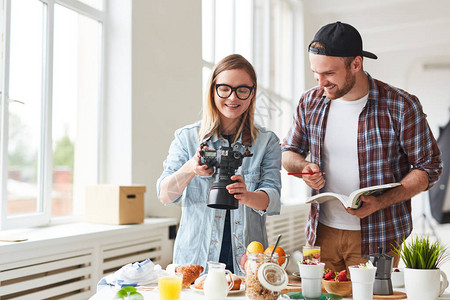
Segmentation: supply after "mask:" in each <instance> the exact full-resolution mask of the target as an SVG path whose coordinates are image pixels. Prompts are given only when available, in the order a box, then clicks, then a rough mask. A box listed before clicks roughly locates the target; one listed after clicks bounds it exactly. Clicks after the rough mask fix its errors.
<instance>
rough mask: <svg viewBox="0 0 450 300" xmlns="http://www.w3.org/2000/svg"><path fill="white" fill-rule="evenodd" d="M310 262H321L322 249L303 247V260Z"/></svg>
mask: <svg viewBox="0 0 450 300" xmlns="http://www.w3.org/2000/svg"><path fill="white" fill-rule="evenodd" d="M308 259H309V260H310V261H313V262H319V261H320V247H319V246H310V245H306V246H303V260H308Z"/></svg>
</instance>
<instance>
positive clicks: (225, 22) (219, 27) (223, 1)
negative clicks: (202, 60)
mask: <svg viewBox="0 0 450 300" xmlns="http://www.w3.org/2000/svg"><path fill="white" fill-rule="evenodd" d="M231 3H232V2H231V1H230V0H216V41H215V42H216V44H215V47H216V55H215V59H216V61H215V63H216V62H218V61H219V60H221V59H222V58H224V57H225V56H227V55H229V54H232V53H233V51H234V50H233V43H234V41H233V39H234V36H233V26H234V24H233V21H234V12H233V6H232V5H231Z"/></svg>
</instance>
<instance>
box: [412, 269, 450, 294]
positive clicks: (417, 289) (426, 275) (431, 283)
mask: <svg viewBox="0 0 450 300" xmlns="http://www.w3.org/2000/svg"><path fill="white" fill-rule="evenodd" d="M441 277H442V280H441ZM447 287H448V280H447V276H446V275H445V273H444V272H443V271H442V270H440V269H428V270H426V269H410V268H405V289H406V295H407V296H408V300H423V299H427V300H436V299H437V298H438V297H439V296H440V295H442V293H444V291H445V289H446V288H447Z"/></svg>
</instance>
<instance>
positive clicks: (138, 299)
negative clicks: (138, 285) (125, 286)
mask: <svg viewBox="0 0 450 300" xmlns="http://www.w3.org/2000/svg"><path fill="white" fill-rule="evenodd" d="M128 300H144V296H142V294H140V293H138V292H134V293H130V295H129V296H128Z"/></svg>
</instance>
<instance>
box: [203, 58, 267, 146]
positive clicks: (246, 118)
mask: <svg viewBox="0 0 450 300" xmlns="http://www.w3.org/2000/svg"><path fill="white" fill-rule="evenodd" d="M236 69H239V70H244V71H246V72H247V73H248V75H250V78H251V79H252V81H253V85H254V88H253V91H254V93H253V97H252V98H251V99H247V100H249V101H251V103H250V105H249V107H248V109H247V111H246V112H244V113H243V114H242V115H241V124H240V126H239V128H238V131H237V132H236V134H235V135H234V140H233V142H235V141H236V140H237V139H238V138H239V136H240V135H241V133H242V130H243V129H244V127H245V126H248V129H249V131H250V135H251V141H252V142H253V141H254V140H255V139H256V137H257V135H258V133H259V130H258V129H257V128H256V126H255V123H254V115H255V101H256V90H257V82H256V72H255V70H254V69H253V66H252V65H251V64H250V63H249V62H248V60H246V59H245V58H244V57H243V56H242V55H239V54H231V55H228V56H227V57H224V58H223V59H222V60H221V61H219V62H218V63H217V64H216V65H215V67H214V69H213V70H212V72H211V76H210V78H209V81H208V88H207V90H206V95H205V98H204V103H203V119H202V125H201V127H200V131H199V138H200V141H202V140H203V139H204V138H205V137H207V136H209V135H210V134H211V133H215V134H217V135H219V134H220V131H221V130H222V128H221V124H220V117H219V110H218V109H217V107H216V104H215V102H214V93H215V85H216V78H217V75H219V74H220V73H222V72H223V71H227V70H236ZM247 100H245V101H247Z"/></svg>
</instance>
